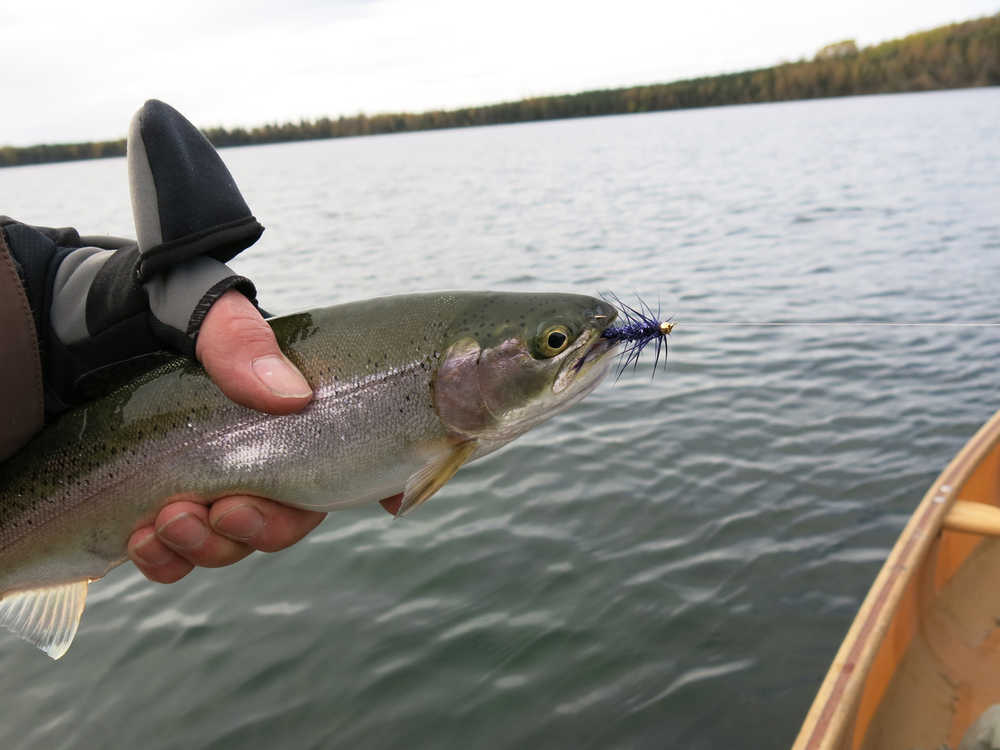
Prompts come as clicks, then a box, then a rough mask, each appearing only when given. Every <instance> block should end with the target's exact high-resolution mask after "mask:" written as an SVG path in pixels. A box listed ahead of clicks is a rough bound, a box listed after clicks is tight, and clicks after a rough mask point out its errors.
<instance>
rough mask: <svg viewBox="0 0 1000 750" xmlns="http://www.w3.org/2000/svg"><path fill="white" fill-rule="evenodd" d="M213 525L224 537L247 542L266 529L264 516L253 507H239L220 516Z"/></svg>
mask: <svg viewBox="0 0 1000 750" xmlns="http://www.w3.org/2000/svg"><path fill="white" fill-rule="evenodd" d="M212 525H213V526H214V527H215V530H216V531H218V532H219V533H220V534H222V535H223V536H227V537H229V538H230V539H237V540H239V541H241V542H247V541H250V540H251V539H253V538H254V537H255V536H257V534H258V533H259V532H260V530H261V529H262V528H264V516H262V515H261V514H260V511H258V510H257V509H256V508H254V507H253V506H252V505H237V506H236V507H235V508H230V509H229V510H227V511H226V512H225V513H223V514H222V515H221V516H219V518H218V519H217V520H216V521H215V523H214V524H212Z"/></svg>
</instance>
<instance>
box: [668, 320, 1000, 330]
mask: <svg viewBox="0 0 1000 750" xmlns="http://www.w3.org/2000/svg"><path fill="white" fill-rule="evenodd" d="M671 322H672V323H673V325H674V326H682V327H689V326H690V327H697V326H738V327H741V328H747V327H751V328H753V327H760V326H851V327H853V328H859V327H862V326H894V327H899V328H1000V322H996V323H994V322H984V323H947V322H940V323H933V322H924V323H893V322H888V321H882V320H855V321H825V320H778V321H761V322H757V321H753V320H747V321H743V322H721V321H715V320H676V321H671Z"/></svg>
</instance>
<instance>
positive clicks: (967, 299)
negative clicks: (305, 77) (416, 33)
mask: <svg viewBox="0 0 1000 750" xmlns="http://www.w3.org/2000/svg"><path fill="white" fill-rule="evenodd" d="M998 122H1000V89H996V88H992V89H980V90H971V91H958V92H949V93H930V94H917V95H900V96H874V97H864V98H849V99H839V100H823V101H812V102H800V103H786V104H772V105H762V106H743V107H729V108H719V109H704V110H694V111H683V112H671V113H660V114H649V115H636V116H628V117H613V118H598V119H583V120H572V121H561V122H548V123H538V124H525V125H516V126H507V127H496V128H484V129H470V130H454V131H441V132H430V133H414V134H405V135H396V136H385V137H378V138H368V139H349V140H337V141H324V142H313V143H297V144H285V145H276V146H268V147H258V148H246V149H233V150H227V151H224V152H223V155H224V158H225V159H226V161H227V163H228V164H229V165H230V167H231V169H232V171H233V173H234V175H235V176H236V178H237V181H238V183H239V184H240V186H241V187H242V189H243V191H244V194H245V195H246V197H247V199H248V202H249V203H250V205H251V206H252V207H253V210H254V212H255V214H256V215H257V216H258V217H259V218H260V219H261V221H262V222H263V223H264V224H265V225H266V226H267V227H268V231H267V232H266V233H265V235H264V237H263V238H262V240H261V241H260V242H259V243H258V245H256V246H254V247H253V248H251V249H250V250H249V251H247V252H246V253H245V254H244V257H241V258H239V259H238V260H237V261H235V262H234V263H233V265H234V266H235V267H236V268H237V269H238V270H239V271H241V272H243V273H245V274H247V275H249V276H251V277H252V278H254V279H255V280H256V282H257V285H258V288H259V289H260V291H261V302H262V304H263V305H264V306H265V307H267V308H269V309H270V310H272V311H273V312H291V311H293V310H297V309H302V308H306V307H309V306H315V305H326V304H331V303H335V302H341V301H346V300H350V299H358V298H364V297H370V296H377V295H383V294H394V293H401V292H411V291H426V290H433V289H446V288H453V289H464V288H473V289H482V288H493V289H504V290H562V291H576V292H584V293H596V292H601V291H603V290H614V291H616V292H617V293H618V294H619V295H622V296H623V297H626V298H627V297H631V296H632V295H635V294H638V295H641V296H642V297H644V298H645V299H647V300H650V301H652V302H653V303H654V304H655V303H656V301H657V300H658V301H659V302H660V304H661V305H662V307H663V310H664V312H666V313H670V314H672V315H673V316H674V319H675V320H676V321H677V327H676V329H675V331H674V334H673V336H672V343H671V349H670V359H669V365H668V368H667V370H666V372H658V373H657V374H656V377H655V379H653V380H652V381H651V380H650V370H651V361H650V359H648V358H647V359H644V360H643V362H642V363H641V364H640V365H639V367H638V370H637V372H635V373H631V374H626V375H624V376H623V377H622V378H621V379H620V380H619V381H618V382H617V383H613V382H611V380H609V381H608V382H607V383H605V384H604V385H602V386H601V387H600V388H599V389H598V390H597V391H596V392H595V393H594V394H592V395H591V396H590V397H589V398H588V399H587V400H586V401H585V402H583V403H582V404H581V405H579V406H578V407H575V408H574V409H573V410H572V411H570V412H569V413H567V414H565V415H562V416H560V417H558V418H556V419H555V420H553V421H551V422H549V423H547V424H546V425H544V426H542V427H541V428H539V429H537V430H535V431H534V432H532V433H529V434H528V435H526V436H525V437H523V438H521V439H520V440H518V441H517V442H515V443H514V444H512V445H511V446H509V447H508V448H506V449H505V450H504V451H502V452H501V453H499V454H497V455H495V456H492V457H490V458H488V459H485V460H483V461H481V462H477V463H475V464H472V465H471V466H468V467H466V468H464V469H462V471H460V472H459V474H458V475H457V477H456V478H455V479H454V480H453V481H452V482H450V483H449V484H448V486H447V487H445V489H444V490H442V491H441V492H440V493H439V494H438V495H437V496H435V497H434V498H433V499H432V500H431V501H430V502H429V503H428V504H427V505H426V506H424V507H422V508H421V509H420V510H419V511H418V512H416V513H414V514H413V515H412V516H410V517H408V518H407V519H404V520H400V521H397V522H394V521H392V519H390V517H389V516H388V515H386V514H385V513H384V512H383V511H382V510H381V509H380V508H378V507H377V506H371V507H366V508H359V509H354V510H351V511H345V512H341V513H338V514H334V515H331V516H330V517H329V518H328V519H327V520H326V521H325V523H324V524H323V525H322V526H321V527H320V528H319V529H317V530H316V531H315V532H314V533H313V534H312V535H311V536H310V537H309V538H307V540H306V541H305V542H303V543H301V544H299V545H297V546H296V547H295V548H293V549H291V550H288V551H286V552H283V553H280V554H277V555H255V556H253V557H251V558H250V559H248V560H246V561H244V562H242V563H240V564H238V565H236V566H233V567H231V568H227V569H225V570H216V571H204V570H202V571H197V572H195V573H194V574H192V575H190V576H189V577H188V578H187V579H185V580H184V581H183V582H181V583H178V584H175V585H172V586H158V585H154V584H151V583H148V582H146V581H145V579H143V578H141V577H140V576H139V574H138V573H137V572H136V571H135V570H134V568H131V566H128V567H126V566H123V567H121V568H119V569H117V570H115V571H114V572H113V573H112V574H111V575H109V576H108V577H107V578H106V579H105V580H104V581H102V582H100V583H98V584H95V585H94V586H93V587H92V588H91V597H90V600H89V603H88V606H87V611H86V613H85V615H84V618H83V621H82V625H81V628H80V632H79V635H78V636H77V640H76V643H75V644H74V646H73V648H72V649H71V650H70V651H69V653H68V654H67V655H66V656H65V657H64V658H63V660H62V661H60V662H58V663H52V662H50V661H49V660H48V659H47V658H46V657H44V656H42V655H41V654H40V653H39V652H37V651H35V650H34V649H32V648H31V647H30V646H28V645H26V644H24V643H23V642H21V641H18V640H17V639H15V638H13V637H8V636H6V635H3V636H0V674H2V675H3V678H2V679H0V703H2V705H3V707H4V708H3V712H2V715H0V747H4V748H9V749H11V750H13V749H14V748H32V749H33V748H91V747H122V748H125V747H129V748H131V747H142V748H144V750H159V749H161V748H163V749H165V748H194V747H197V748H240V749H241V750H249V749H251V748H267V749H269V750H270V749H271V748H275V747H283V748H292V747H294V748H328V747H330V748H333V747H351V748H353V747H358V748H367V749H374V748H397V747H432V748H439V747H455V748H459V747H460V748H470V747H474V748H525V747H565V748H666V747H679V748H680V747H683V748H781V747H785V746H787V745H789V744H790V743H791V741H792V739H793V738H794V736H795V733H796V732H797V729H798V726H799V724H800V722H801V720H802V718H803V716H804V714H805V712H806V709H807V708H808V706H809V704H810V702H811V701H812V698H813V694H814V692H815V690H816V688H817V687H818V685H819V682H820V680H821V679H822V677H823V675H824V673H825V671H826V669H827V667H828V666H829V663H830V660H831V659H832V657H833V655H834V652H835V651H836V649H837V647H838V645H839V643H840V640H841V638H842V637H843V635H844V633H845V632H846V630H847V627H848V625H849V624H850V621H851V619H852V618H853V616H854V613H855V611H856V609H857V607H858V606H859V604H860V603H861V600H862V599H863V597H864V595H865V593H866V591H867V589H868V587H869V585H870V584H871V582H872V580H873V578H874V576H875V574H876V572H877V571H878V568H879V566H880V564H881V562H882V561H883V559H884V558H885V557H886V555H887V553H888V551H889V549H890V547H891V546H892V544H893V542H894V540H895V538H896V536H897V534H898V533H899V531H900V530H901V529H902V527H903V525H904V523H905V522H906V520H907V517H908V515H909V514H910V512H911V511H912V510H913V509H914V508H915V506H916V505H917V503H918V501H919V500H920V498H921V496H922V494H923V492H924V491H925V489H926V488H927V487H928V486H929V484H930V483H931V482H932V480H933V479H934V477H935V476H936V475H937V473H938V472H939V471H940V470H941V469H942V468H943V467H944V466H945V465H946V464H947V462H948V461H949V460H950V459H951V457H952V456H953V454H954V453H955V452H956V451H957V450H958V449H959V448H961V446H962V445H963V444H964V442H965V441H966V439H967V438H968V437H970V436H971V435H972V434H973V432H974V431H975V430H976V429H977V427H978V426H979V425H980V424H981V423H982V422H984V421H985V420H986V419H987V418H988V417H989V416H990V415H992V413H993V412H994V411H995V410H996V409H997V408H998V407H1000V375H998V362H1000V328H996V327H980V328H958V327H945V326H939V327H923V328H902V327H885V326H874V325H869V324H868V323H871V322H873V321H883V322H884V321H894V322H902V321H906V322H946V323H955V322H996V321H1000V304H998V292H997V286H998V280H1000V170H998V168H997V167H998V165H1000V139H998V138H997V136H996V127H997V123H998ZM122 126H123V128H124V126H125V123H123V124H122ZM0 213H8V214H10V215H12V216H15V217H17V218H20V219H22V220H25V221H31V222H35V223H40V224H49V225H53V224H54V225H67V224H69V225H73V226H76V227H78V228H79V229H81V231H84V232H86V233H98V232H111V233H118V234H131V214H130V209H129V206H128V192H127V185H126V174H125V165H124V161H123V160H120V159H115V160H105V161H96V162H86V163H75V164H57V165H48V166H40V167H26V168H17V169H7V170H0ZM782 320H794V321H823V322H841V323H845V324H846V325H842V326H801V327H784V328H782V327H766V326H756V325H754V324H755V323H759V322H765V321H782ZM711 323H736V324H737V325H731V326H716V325H710V324H711ZM317 460H322V457H317Z"/></svg>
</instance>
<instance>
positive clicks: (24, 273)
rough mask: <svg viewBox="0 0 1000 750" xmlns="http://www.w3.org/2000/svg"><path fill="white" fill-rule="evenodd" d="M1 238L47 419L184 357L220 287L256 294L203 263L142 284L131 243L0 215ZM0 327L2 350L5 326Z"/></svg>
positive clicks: (215, 265)
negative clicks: (31, 342) (37, 366)
mask: <svg viewBox="0 0 1000 750" xmlns="http://www.w3.org/2000/svg"><path fill="white" fill-rule="evenodd" d="M0 235H2V237H3V240H4V244H5V245H6V246H7V248H8V251H9V252H8V257H9V258H10V260H11V262H12V265H13V267H14V269H15V271H16V274H17V278H18V280H19V282H20V285H21V287H22V289H23V292H22V293H23V294H24V295H25V296H26V298H27V301H28V305H27V307H28V308H29V309H30V313H31V315H30V316H29V317H28V321H29V322H31V323H34V325H33V326H32V327H33V328H34V331H35V335H36V339H37V342H38V351H39V356H40V361H41V365H42V373H43V376H44V377H43V382H44V393H45V398H44V401H45V413H46V417H47V418H48V419H51V418H53V417H55V416H56V415H58V414H59V413H61V412H62V411H64V410H65V409H66V408H68V407H69V406H72V405H74V404H77V403H80V402H82V401H84V400H87V399H88V398H92V397H94V396H96V395H99V394H100V393H101V392H103V391H102V389H103V388H104V386H105V385H107V384H108V383H113V382H118V381H120V380H121V379H122V378H123V377H127V376H128V375H129V374H130V373H138V372H141V371H142V370H144V369H148V367H150V366H153V365H154V364H156V363H157V362H159V361H160V360H162V358H163V355H162V354H161V353H162V352H164V351H173V352H179V353H182V354H188V355H193V354H194V348H195V343H196V340H197V335H198V331H199V330H200V327H201V324H202V322H203V321H204V319H205V315H206V314H207V313H208V310H209V308H210V307H211V306H212V304H213V303H214V302H215V300H217V299H218V298H219V297H221V296H222V295H223V294H224V293H225V292H226V291H228V290H229V289H236V290H238V291H240V292H242V293H243V294H244V295H246V296H247V297H248V298H250V299H251V300H253V299H254V297H255V295H256V290H255V289H254V286H253V284H252V283H251V282H250V280H249V279H246V278H244V277H243V276H240V275H238V274H235V273H233V272H232V270H231V269H229V268H228V267H227V266H226V265H225V264H223V263H220V262H219V261H217V260H215V259H213V258H209V257H196V258H192V259H190V260H188V261H185V262H183V263H181V264H179V265H177V266H175V267H172V268H168V269H166V270H165V271H164V272H162V273H160V274H157V275H156V276H154V277H153V278H151V279H150V280H148V281H146V282H145V283H142V282H140V281H139V279H138V273H137V268H138V265H139V263H140V253H139V249H138V246H137V245H136V243H135V242H134V241H132V240H126V239H120V238H115V237H81V236H80V235H78V234H77V233H76V232H75V230H72V229H52V228H47V227H33V226H28V225H26V224H21V223H18V222H15V221H13V220H11V219H9V218H7V217H0ZM2 330H3V333H2V335H3V337H4V341H5V343H6V340H7V339H8V338H9V336H10V327H9V325H5V326H4V328H3V329H2ZM5 348H6V347H5Z"/></svg>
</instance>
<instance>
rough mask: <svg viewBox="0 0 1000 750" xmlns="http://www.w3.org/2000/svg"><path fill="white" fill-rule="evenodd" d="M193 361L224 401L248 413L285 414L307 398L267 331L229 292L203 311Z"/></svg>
mask: <svg viewBox="0 0 1000 750" xmlns="http://www.w3.org/2000/svg"><path fill="white" fill-rule="evenodd" d="M195 356H197V357H198V359H199V361H200V362H201V363H202V365H203V366H204V367H205V370H207V371H208V374H209V377H211V378H212V380H213V381H214V382H215V384H216V385H218V386H219V388H220V389H222V392H223V393H225V394H226V396H228V397H229V398H230V399H232V400H233V401H235V402H236V403H238V404H243V406H249V407H250V408H251V409H256V410H258V411H265V412H269V413H271V414H290V413H292V412H296V411H299V410H300V409H302V408H303V407H304V406H305V405H306V404H307V403H309V400H310V399H311V398H312V389H311V388H310V387H309V383H308V382H306V379H305V378H304V377H302V374H301V373H300V372H299V371H298V370H297V369H296V368H295V365H293V364H292V363H291V362H289V361H288V359H287V358H286V357H285V355H284V354H282V353H281V349H279V348H278V342H277V341H276V340H275V338H274V332H273V331H272V330H271V326H269V325H268V324H267V323H266V322H265V321H264V318H262V317H261V315H260V313H259V312H258V311H257V308H255V307H254V306H253V303H252V302H250V300H248V299H247V298H246V297H244V296H243V295H242V294H240V293H239V292H237V291H235V290H230V291H228V292H226V293H225V294H223V295H222V296H221V297H219V299H218V300H216V301H215V304H213V305H212V307H211V309H210V310H209V311H208V314H207V315H206V316H205V320H204V322H202V324H201V330H200V331H199V333H198V341H197V343H196V344H195Z"/></svg>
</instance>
